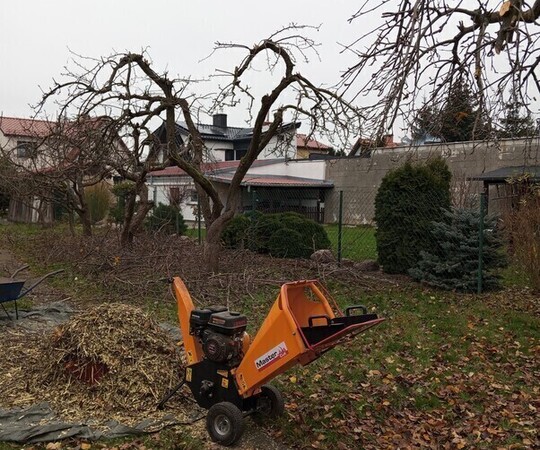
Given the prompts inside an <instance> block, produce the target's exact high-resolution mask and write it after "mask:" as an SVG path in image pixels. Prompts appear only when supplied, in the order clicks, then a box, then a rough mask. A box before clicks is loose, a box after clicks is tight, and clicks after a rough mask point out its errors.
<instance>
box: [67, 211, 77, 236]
mask: <svg viewBox="0 0 540 450" xmlns="http://www.w3.org/2000/svg"><path fill="white" fill-rule="evenodd" d="M68 223H69V232H70V234H71V236H72V237H75V219H74V218H73V211H72V210H71V209H69V210H68Z"/></svg>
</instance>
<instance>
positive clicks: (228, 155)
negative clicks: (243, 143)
mask: <svg viewBox="0 0 540 450" xmlns="http://www.w3.org/2000/svg"><path fill="white" fill-rule="evenodd" d="M246 153H247V150H225V161H239V160H240V159H242V158H243V156H244V155H245V154H246Z"/></svg>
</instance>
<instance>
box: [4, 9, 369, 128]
mask: <svg viewBox="0 0 540 450" xmlns="http://www.w3.org/2000/svg"><path fill="white" fill-rule="evenodd" d="M355 7H356V4H355V2H350V1H345V0H333V1H331V2H330V1H322V0H311V1H283V0H275V1H272V2H254V1H245V0H240V1H236V0H229V1H205V2H200V1H190V2H187V1H179V0H177V1H170V0H154V1H147V0H146V1H142V0H130V1H127V0H121V1H120V0H117V1H114V0H108V1H106V0H94V1H93V2H79V1H75V0H71V1H69V0H24V1H2V2H1V4H0V11H1V14H0V57H1V61H2V70H1V71H0V81H1V83H0V113H1V114H3V115H5V116H21V117H28V116H29V115H31V113H32V110H31V108H30V107H29V106H28V104H35V103H36V102H37V101H38V100H39V99H40V96H41V92H40V90H39V88H38V86H41V87H43V88H48V87H50V86H51V84H52V79H53V77H55V78H59V75H60V73H61V72H62V71H63V67H64V65H66V63H67V62H68V60H69V59H70V53H69V49H71V50H72V51H74V52H76V53H79V54H81V55H87V56H93V57H99V56H101V55H108V54H110V53H112V52H113V50H116V51H125V50H131V51H140V50H141V49H142V48H148V52H149V54H150V56H151V58H152V60H153V61H154V63H155V65H156V68H157V69H159V70H164V69H168V71H169V73H170V74H171V75H180V76H188V75H191V76H195V77H201V76H206V75H209V74H211V73H213V72H214V69H215V68H223V69H232V68H234V65H235V62H237V61H238V60H239V58H240V55H239V54H238V53H235V52H232V51H231V52H224V51H223V52H221V53H218V54H216V55H214V56H213V57H212V58H210V59H208V60H205V61H200V60H201V59H202V58H204V57H205V56H207V55H209V54H210V53H211V51H212V48H213V45H214V42H215V41H223V42H230V41H231V42H241V43H246V44H253V43H255V42H257V41H259V40H261V39H263V38H265V37H267V36H268V35H269V34H271V33H272V32H274V31H276V30H277V29H278V28H280V27H281V26H284V25H287V24H289V23H291V22H295V23H298V24H309V25H319V24H322V28H321V30H320V31H319V32H318V33H316V34H314V35H313V37H315V38H316V40H317V41H318V42H320V43H321V47H320V48H319V51H320V56H321V61H318V60H317V59H316V58H312V59H311V61H310V63H309V64H307V65H301V66H300V70H301V71H302V72H303V73H304V74H306V75H308V76H310V77H311V78H312V79H313V80H314V81H315V82H319V83H334V82H336V81H337V80H338V78H339V73H340V71H342V70H344V69H346V67H347V66H348V65H349V64H351V63H352V61H353V57H352V55H350V54H348V55H340V54H339V51H340V47H339V45H338V44H337V42H341V43H347V42H351V41H353V40H354V39H355V38H356V37H358V35H359V33H361V32H362V31H365V30H362V29H361V28H362V27H361V24H360V23H358V22H355V23H353V24H349V23H348V22H347V19H348V18H349V17H350V16H351V15H352V14H353V13H354V12H355ZM266 77H268V74H266V73H264V72H261V73H260V77H258V76H254V77H252V79H251V80H250V83H251V84H252V85H253V86H255V87H256V88H257V89H258V90H261V92H262V90H263V89H264V88H265V87H266V88H267V87H268V85H267V78H266ZM226 112H227V113H229V114H230V116H231V122H233V123H231V124H233V125H234V122H243V121H244V120H246V118H247V117H245V115H243V113H242V111H241V110H238V111H226ZM238 124H239V125H242V123H238Z"/></svg>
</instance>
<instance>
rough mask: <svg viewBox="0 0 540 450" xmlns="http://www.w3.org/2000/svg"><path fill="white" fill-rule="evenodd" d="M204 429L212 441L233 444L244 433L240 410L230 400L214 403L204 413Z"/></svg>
mask: <svg viewBox="0 0 540 450" xmlns="http://www.w3.org/2000/svg"><path fill="white" fill-rule="evenodd" d="M206 430H207V431H208V434H209V435H210V438H211V439H212V440H213V441H214V442H217V443H219V444H221V445H225V446H229V445H233V444H234V443H235V442H237V441H238V440H239V439H240V438H241V437H242V434H243V433H244V416H243V415H242V411H240V409H239V408H238V407H237V406H236V405H234V404H232V403H230V402H221V403H216V404H215V405H213V406H212V407H211V408H210V409H209V410H208V414H207V415H206Z"/></svg>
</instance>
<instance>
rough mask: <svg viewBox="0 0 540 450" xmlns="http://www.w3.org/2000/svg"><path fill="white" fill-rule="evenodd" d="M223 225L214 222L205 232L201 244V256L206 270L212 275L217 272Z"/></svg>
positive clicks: (222, 223) (220, 222) (217, 221)
mask: <svg viewBox="0 0 540 450" xmlns="http://www.w3.org/2000/svg"><path fill="white" fill-rule="evenodd" d="M223 228H225V223H224V222H222V221H221V220H216V221H214V222H213V223H212V224H211V225H210V226H209V227H208V229H207V230H206V239H205V241H204V244H203V256H204V263H205V266H206V270H208V271H209V272H212V273H217V272H219V256H220V253H221V232H222V231H223Z"/></svg>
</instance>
